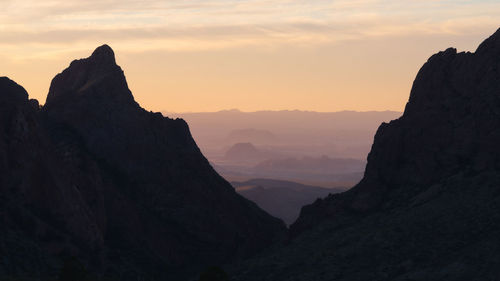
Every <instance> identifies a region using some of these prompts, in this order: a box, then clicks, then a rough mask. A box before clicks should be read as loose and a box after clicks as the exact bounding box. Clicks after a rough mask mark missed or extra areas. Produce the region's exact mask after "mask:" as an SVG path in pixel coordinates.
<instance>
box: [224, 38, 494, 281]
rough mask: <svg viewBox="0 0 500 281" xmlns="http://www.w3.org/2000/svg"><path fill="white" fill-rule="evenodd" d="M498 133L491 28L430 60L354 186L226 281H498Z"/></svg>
mask: <svg viewBox="0 0 500 281" xmlns="http://www.w3.org/2000/svg"><path fill="white" fill-rule="evenodd" d="M499 128H500V29H499V30H498V31H497V32H496V33H495V34H494V35H492V36H491V37H490V38H489V39H487V40H486V41H484V42H483V43H482V44H481V45H480V46H479V47H478V49H477V51H476V52H475V53H457V51H456V50H455V49H451V48H450V49H447V50H446V51H443V52H439V53H438V54H436V55H433V56H432V57H431V58H430V59H429V60H428V61H427V63H425V65H424V66H423V67H422V69H421V70H420V71H419V73H418V75H417V77H416V79H415V82H414V84H413V87H412V90H411V93H410V98H409V101H408V104H407V106H406V109H405V112H404V114H403V116H401V117H400V118H399V119H397V120H394V121H391V122H390V123H388V124H385V123H384V124H382V125H381V126H380V128H379V129H378V131H377V133H376V135H375V140H374V143H373V146H372V150H371V152H370V154H369V156H368V164H367V167H366V170H365V175H364V178H363V179H362V180H361V182H360V183H359V184H358V185H356V186H355V187H354V188H352V189H351V190H349V191H347V192H344V193H341V194H333V195H330V196H328V197H326V198H324V199H321V200H317V201H316V202H315V203H314V204H312V205H309V206H305V207H303V209H302V212H301V215H300V217H299V219H298V220H297V221H296V222H295V223H294V224H293V225H292V227H291V236H292V239H291V240H290V242H289V244H288V245H287V246H285V247H282V248H279V249H278V250H276V251H274V252H271V253H269V254H268V255H267V256H266V257H264V258H261V259H259V260H254V261H253V262H249V263H245V264H244V266H243V267H241V268H238V267H236V269H233V272H234V274H233V275H234V278H235V280H288V279H290V278H293V279H294V280H443V279H446V280H496V279H497V278H498V276H500V271H499V269H498V268H499V267H498V266H499V264H500V262H499V261H500V254H499V252H498V250H499V248H498V247H499V246H498V245H500V244H499V242H500V240H499V238H498V237H500V215H499V214H500V188H499V183H500V164H499V163H500V146H499V145H498V144H499V143H500V129H499ZM269 263H272V264H275V265H276V266H275V268H273V269H272V270H271V269H269V268H268V267H265V266H264V264H267V265H268V264H269ZM252 267H253V268H255V270H254V271H253V272H249V271H246V270H245V269H244V268H252Z"/></svg>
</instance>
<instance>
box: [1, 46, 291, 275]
mask: <svg viewBox="0 0 500 281" xmlns="http://www.w3.org/2000/svg"><path fill="white" fill-rule="evenodd" d="M0 108H1V111H0V114H1V115H2V116H1V119H0V124H1V126H2V130H3V134H2V136H1V138H0V140H1V142H0V168H1V173H2V174H1V175H2V177H1V178H0V181H1V182H2V186H1V188H2V197H1V200H2V202H3V204H2V205H1V206H2V209H3V210H1V213H0V218H2V219H3V220H4V221H5V222H6V223H5V224H4V226H5V227H4V228H5V232H4V233H2V234H1V235H0V239H2V241H0V242H2V243H1V245H8V246H7V248H6V250H5V249H4V250H2V251H4V253H3V254H2V257H4V259H3V261H6V262H4V263H2V261H0V276H13V277H19V276H25V277H29V278H37V279H40V276H43V278H50V276H52V277H54V276H56V275H57V271H58V268H59V267H60V266H61V265H62V262H63V261H64V260H65V259H67V258H73V257H76V258H77V259H78V260H80V261H82V262H83V264H84V265H85V266H86V267H88V268H89V271H90V272H92V273H93V274H96V276H98V277H99V276H107V277H110V278H118V279H119V280H138V279H140V280H153V279H154V280H158V279H160V278H163V279H168V280H177V279H181V280H185V278H186V277H188V276H190V275H196V274H197V273H198V272H199V270H201V269H203V268H204V267H206V266H209V265H221V264H224V263H226V262H228V261H232V260H237V259H241V258H245V257H248V256H251V255H253V254H254V253H256V252H258V251H260V250H261V249H263V248H265V247H267V246H268V245H269V244H271V243H272V242H273V241H275V240H276V239H278V238H279V237H281V236H282V234H283V233H284V230H285V228H284V224H283V222H281V221H280V220H278V219H275V218H273V217H271V216H269V215H268V214H267V213H265V212H264V211H262V210H261V209H259V208H258V207H257V206H256V205H255V204H254V203H252V202H250V201H248V200H246V199H244V198H243V197H241V196H239V195H238V194H236V192H235V191H234V189H233V188H232V187H231V186H230V184H229V183H227V182H226V181H225V180H224V179H222V178H221V177H220V176H219V175H218V174H217V173H216V172H215V171H214V170H213V169H212V167H211V166H210V165H209V163H208V161H207V160H206V159H205V158H204V157H203V155H202V154H201V152H200V150H199V149H198V147H197V146H196V143H195V142H194V140H193V139H192V137H191V134H190V132H189V128H188V126H187V124H186V122H184V121H183V120H181V119H176V120H172V119H169V118H166V117H163V116H162V115H161V114H160V113H152V112H147V111H146V110H144V109H142V108H141V107H140V106H139V105H138V104H137V103H136V102H135V101H134V98H133V96H132V93H131V92H130V90H129V89H128V86H127V82H126V79H125V76H124V74H123V71H122V70H121V68H120V67H119V66H118V65H116V62H115V57H114V53H113V50H112V49H111V48H110V47H109V46H106V45H104V46H101V47H99V48H97V49H96V50H95V51H94V53H93V54H92V56H90V57H89V58H86V59H81V60H76V61H73V62H72V63H71V65H70V66H69V67H68V68H67V69H66V70H64V71H63V72H62V73H60V74H58V75H57V76H56V77H55V78H54V80H53V81H52V83H51V86H50V91H49V94H48V96H47V101H46V103H45V105H44V106H43V107H39V106H38V103H37V102H36V101H34V100H28V95H27V93H26V91H24V89H22V88H21V87H20V86H18V85H17V84H15V83H14V82H12V81H10V80H8V79H7V78H2V79H0ZM4 191H5V192H4ZM15 218H20V219H15ZM9 239H11V240H12V239H13V240H15V241H17V242H16V243H17V244H18V246H19V247H21V246H22V247H25V248H27V249H29V250H26V251H27V252H26V253H25V254H24V256H25V260H20V258H19V257H20V254H15V253H14V252H15V251H14V248H12V249H11V248H10V246H11V245H15V243H10V242H8V241H10V240H9ZM27 245H33V246H32V247H28V246H27ZM12 247H14V246H12ZM16 247H17V246H16ZM0 249H2V248H1V247H0ZM12 264H16V266H15V267H13V266H12ZM23 266H24V268H23ZM13 268H18V269H16V270H14V269H13ZM19 268H21V269H19ZM163 279H161V280H163Z"/></svg>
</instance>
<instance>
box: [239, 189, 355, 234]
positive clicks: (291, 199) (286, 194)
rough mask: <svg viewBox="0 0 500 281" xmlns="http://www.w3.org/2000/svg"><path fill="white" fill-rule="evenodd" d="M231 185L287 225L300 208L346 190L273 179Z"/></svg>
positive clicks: (295, 216) (294, 218)
mask: <svg viewBox="0 0 500 281" xmlns="http://www.w3.org/2000/svg"><path fill="white" fill-rule="evenodd" d="M231 184H232V185H233V186H234V187H235V188H236V191H237V192H238V194H241V195H243V196H244V197H245V198H247V199H249V200H252V201H253V202H255V203H256V204H257V205H259V207H261V208H262V209H264V210H266V211H267V212H268V213H269V214H271V215H273V216H275V217H277V218H281V219H282V220H283V221H284V222H285V223H286V224H287V225H290V224H292V223H293V222H294V221H295V220H296V219H297V217H298V216H299V212H300V208H302V206H304V205H307V204H310V203H312V202H314V201H315V200H316V199H318V198H321V197H324V196H327V195H328V194H330V193H339V192H341V191H344V190H346V189H347V188H340V187H337V188H324V187H319V186H311V185H304V184H300V183H296V182H291V181H284V180H274V179H251V180H247V181H244V182H231Z"/></svg>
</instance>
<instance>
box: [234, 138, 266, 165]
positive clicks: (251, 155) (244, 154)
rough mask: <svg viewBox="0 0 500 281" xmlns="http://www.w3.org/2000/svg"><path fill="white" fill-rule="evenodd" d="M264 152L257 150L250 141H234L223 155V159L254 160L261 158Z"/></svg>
mask: <svg viewBox="0 0 500 281" xmlns="http://www.w3.org/2000/svg"><path fill="white" fill-rule="evenodd" d="M263 156H265V153H263V152H262V151H260V150H258V149H257V148H256V147H255V146H254V145H253V144H252V143H250V142H241V143H235V144H234V145H233V146H231V147H230V148H229V149H228V150H227V151H226V154H225V155H224V158H225V159H229V160H233V161H255V160H259V159H262V157H263Z"/></svg>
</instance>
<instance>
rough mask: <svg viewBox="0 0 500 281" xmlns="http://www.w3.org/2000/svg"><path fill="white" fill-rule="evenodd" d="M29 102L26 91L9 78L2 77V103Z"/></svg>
mask: <svg viewBox="0 0 500 281" xmlns="http://www.w3.org/2000/svg"><path fill="white" fill-rule="evenodd" d="M26 100H28V93H27V92H26V90H25V89H24V88H23V87H21V86H20V85H18V84H17V83H16V82H14V81H12V80H10V79H9V78H8V77H0V102H2V103H3V102H8V103H12V102H14V103H16V102H22V101H26Z"/></svg>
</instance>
